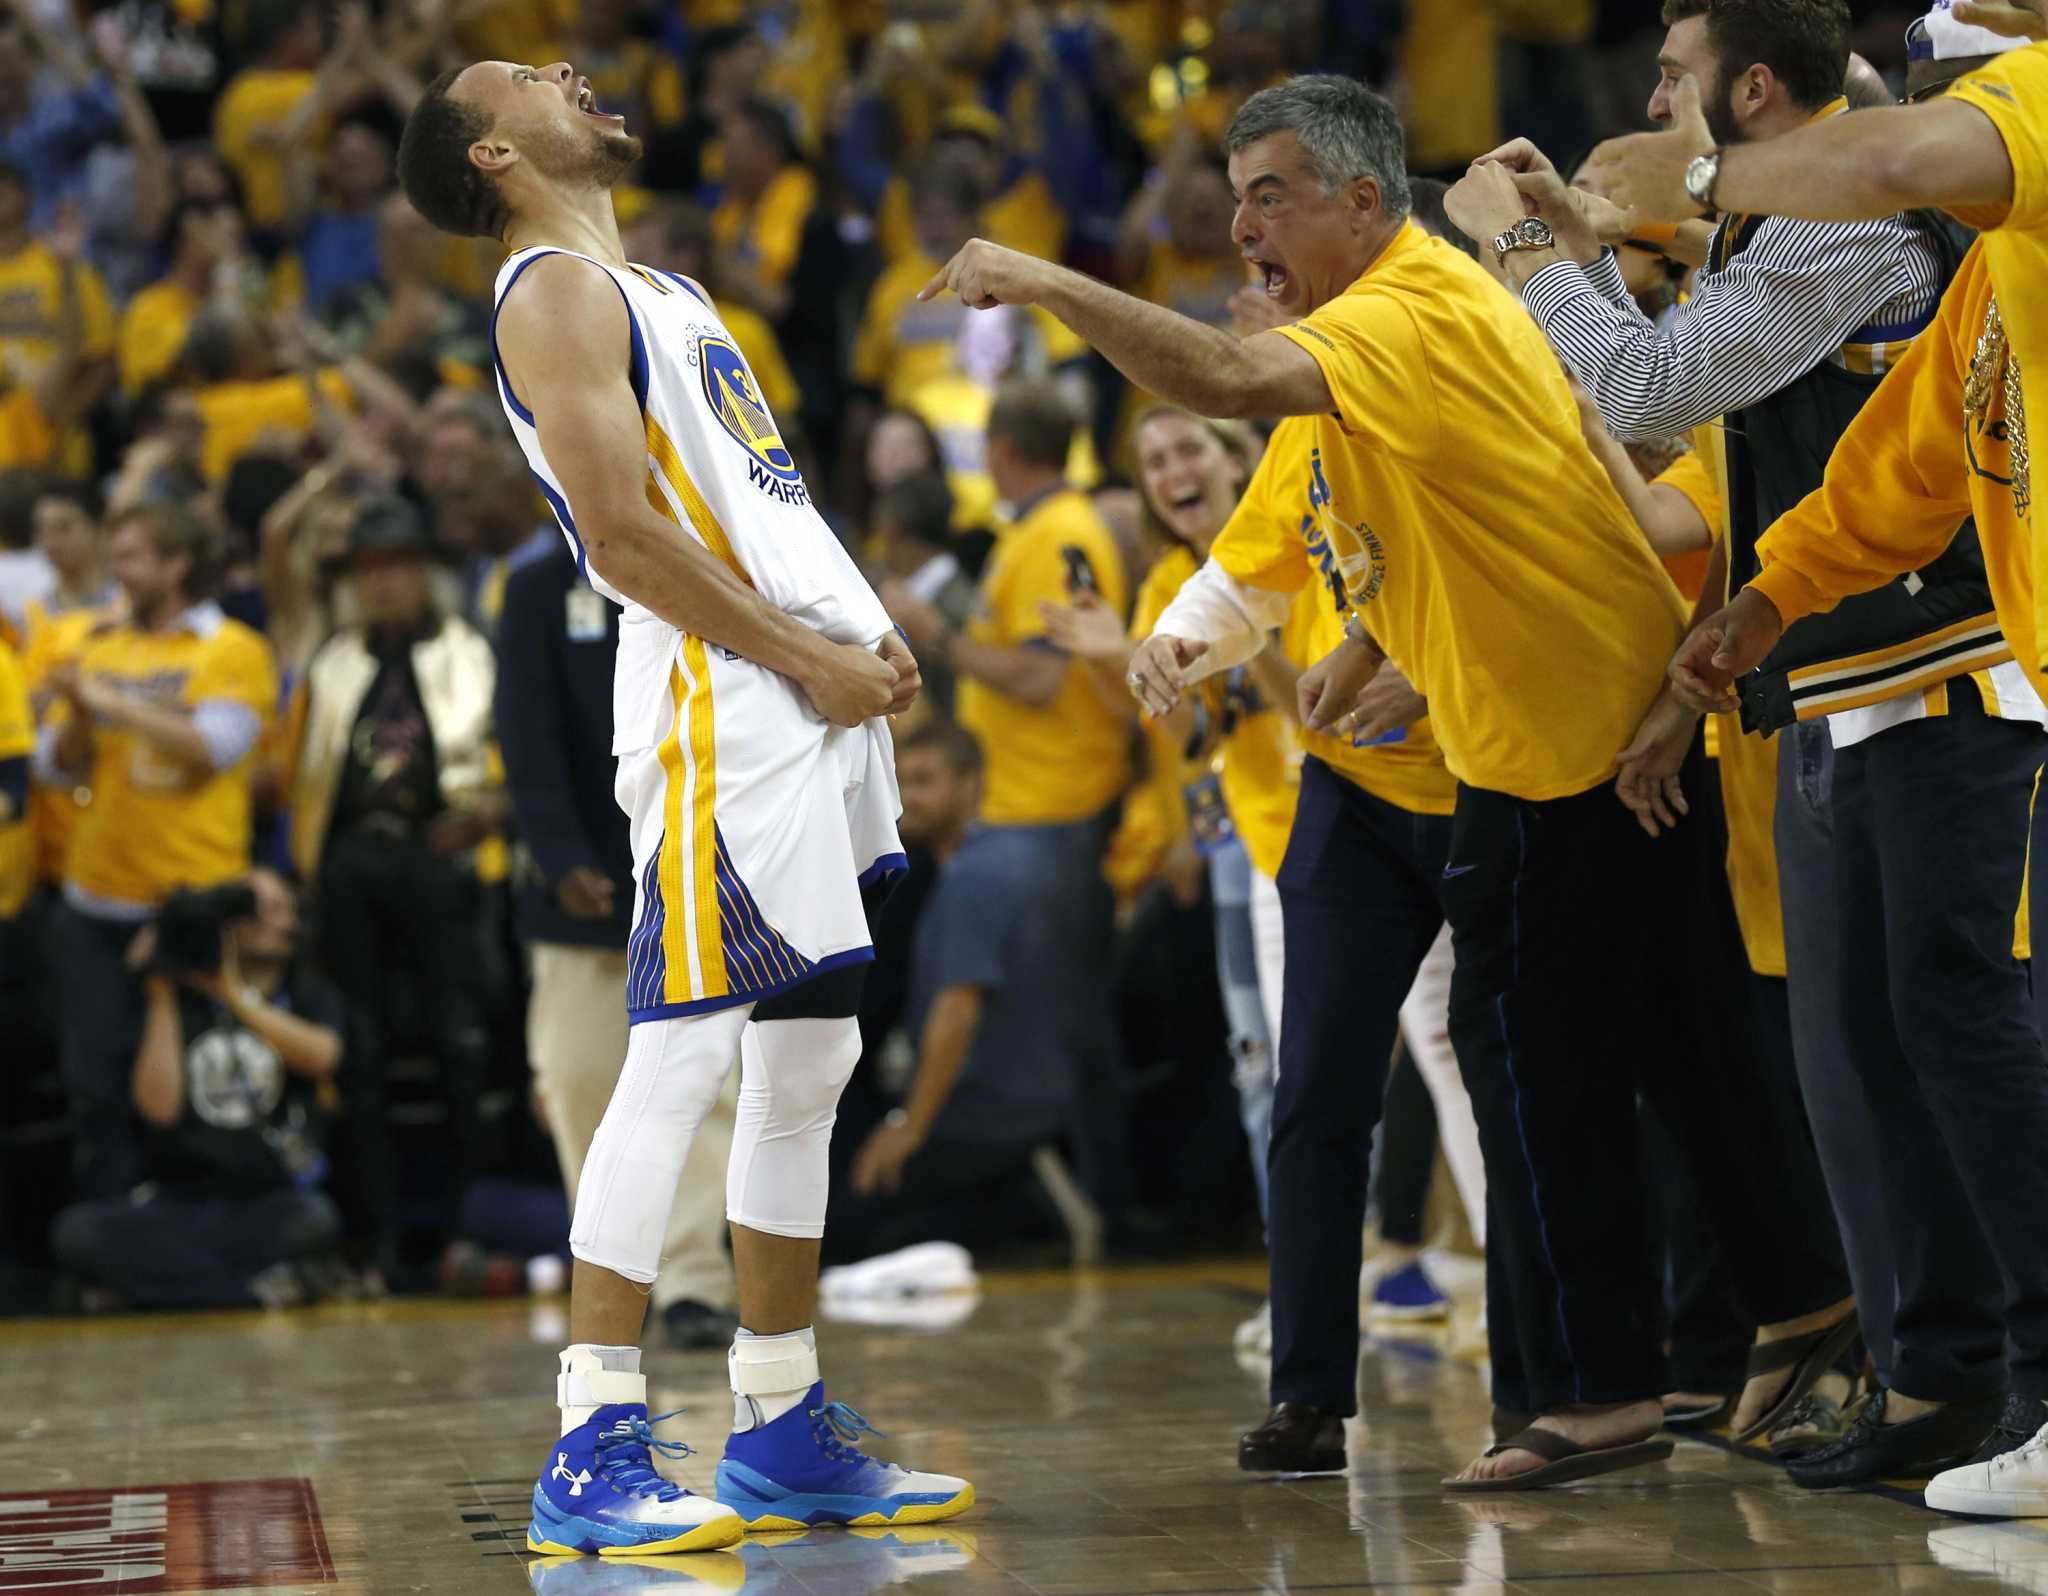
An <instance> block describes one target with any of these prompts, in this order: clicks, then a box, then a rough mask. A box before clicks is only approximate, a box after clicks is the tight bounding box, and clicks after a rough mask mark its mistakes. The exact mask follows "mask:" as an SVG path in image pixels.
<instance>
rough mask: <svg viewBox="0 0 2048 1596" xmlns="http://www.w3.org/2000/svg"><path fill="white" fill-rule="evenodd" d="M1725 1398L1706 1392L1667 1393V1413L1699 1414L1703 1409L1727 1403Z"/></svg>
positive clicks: (1665, 1409) (1665, 1401)
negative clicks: (1719, 1403)
mask: <svg viewBox="0 0 2048 1596" xmlns="http://www.w3.org/2000/svg"><path fill="white" fill-rule="evenodd" d="M1727 1400H1728V1399H1727V1398H1726V1397H1724V1396H1717V1395H1714V1394H1712V1393H1710V1392H1706V1391H1667V1392H1666V1393H1665V1394H1664V1411H1665V1412H1666V1413H1697V1412H1699V1411H1700V1409H1702V1408H1711V1407H1713V1406H1714V1404H1715V1403H1717V1402H1726V1401H1727Z"/></svg>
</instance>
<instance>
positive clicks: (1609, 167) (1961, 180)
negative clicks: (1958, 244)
mask: <svg viewBox="0 0 2048 1596" xmlns="http://www.w3.org/2000/svg"><path fill="white" fill-rule="evenodd" d="M1676 111H1677V115H1676V117H1675V119H1674V121H1673V123H1672V126H1671V128H1670V129H1669V131H1667V132H1663V133H1638V134H1633V135H1631V136H1630V137H1628V138H1621V139H1611V140H1609V141H1608V142H1607V143H1605V144H1603V145H1601V146H1600V147H1599V148H1598V149H1597V150H1595V151H1594V152H1593V156H1592V159H1591V160H1590V161H1589V162H1588V163H1587V165H1586V170H1585V174H1584V175H1585V177H1586V179H1587V180H1588V181H1591V182H1594V183H1597V184H1598V185H1599V187H1600V188H1601V189H1602V190H1603V191H1604V192H1605V193H1607V194H1608V195H1609V196H1610V197H1612V198H1613V200H1614V201H1615V203H1617V204H1619V205H1621V206H1622V207H1623V208H1624V209H1627V210H1630V211H1632V212H1633V213H1634V217H1635V220H1636V221H1637V222H1638V223H1642V222H1651V221H1679V220H1682V219H1684V218H1687V217H1694V216H1698V215H1699V214H1700V207H1699V205H1698V204H1696V203H1695V202H1694V201H1693V199H1692V197H1691V195H1690V194H1688V193H1687V191H1686V186H1685V176H1686V170H1687V168H1689V167H1690V166H1691V165H1692V163H1693V161H1694V160H1695V159H1696V158H1698V157H1699V156H1702V155H1706V154H1709V153H1711V152H1712V151H1713V149H1714V135H1713V134H1712V133H1711V132H1709V131H1708V128H1707V121H1706V117H1705V116H1704V115H1703V114H1702V113H1701V111H1700V103H1699V90H1698V88H1697V86H1695V85H1693V84H1692V83H1691V81H1690V80H1688V81H1687V82H1686V83H1685V84H1683V85H1681V87H1680V89H1679V92H1678V98H1677V102H1676ZM2012 194H2013V171H2012V158H2011V156H2009V155H2008V154H2007V153H2006V149H2005V141H2004V140H2003V139H2002V138H2000V137H1999V135H1998V129H1997V128H1996V127H1995V126H1993V124H1992V121H1991V119H1990V118H1989V117H1988V116H1986V115H1985V114H1984V113H1983V112H1982V111H1980V110H1978V109H1977V108H1976V107H1975V106H1973V105H1970V104H1968V103H1967V102H1965V101H1962V100H1930V101H1927V102H1925V103H1923V104H1920V105H1899V106H1881V107H1878V108H1876V109H1873V110H1868V111H1858V112H1857V113H1856V114H1855V115H1854V116H1837V117H1831V118H1829V119H1828V120H1827V121H1825V122H1817V123H1815V124H1813V125H1812V126H1811V127H1805V128H1801V129H1800V130H1799V131H1798V132H1796V133H1790V134H1787V135H1786V136H1785V137H1784V138H1776V139H1766V140H1763V141H1761V142H1757V143H1749V144H1738V145H1736V146H1734V147H1732V148H1730V149H1729V150H1727V151H1725V152H1724V153H1723V155H1722V157H1721V170H1720V175H1719V177H1718V178H1717V180H1716V181H1715V183H1714V190H1713V198H1714V205H1715V208H1716V209H1717V210H1719V211H1720V212H1721V213H1723V214H1724V215H1762V216H1797V217H1803V218H1805V219H1806V220H1809V221H1816V222H1854V221H1867V220H1872V219H1875V218H1879V217H1885V216H1891V215H1895V214H1896V213H1897V212H1899V211H1904V210H1914V209H1917V208H1920V207H1926V206H1935V207H1940V208H1943V209H1949V210H1969V209H1972V208H1975V207H1990V206H1998V205H2006V204H2010V203H2011V201H2012Z"/></svg>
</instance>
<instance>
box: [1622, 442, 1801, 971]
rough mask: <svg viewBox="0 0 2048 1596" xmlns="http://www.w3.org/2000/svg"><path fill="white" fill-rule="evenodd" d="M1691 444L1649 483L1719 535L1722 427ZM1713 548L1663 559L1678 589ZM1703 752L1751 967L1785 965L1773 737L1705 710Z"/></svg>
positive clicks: (1723, 512) (1696, 581)
mask: <svg viewBox="0 0 2048 1596" xmlns="http://www.w3.org/2000/svg"><path fill="white" fill-rule="evenodd" d="M1693 445H1694V446H1693V449H1692V451H1691V452H1690V453H1688V454H1683V455H1680V456H1679V457H1678V458H1677V459H1676V460H1674V461H1672V463H1671V465H1670V466H1669V467H1668V468H1667V469H1666V470H1665V471H1664V473H1663V474H1662V475H1661V476H1659V477H1658V478H1657V480H1656V482H1655V484H1654V486H1657V487H1664V488H1670V489H1672V490H1673V491H1675V492H1678V493H1681V494H1683V495H1684V496H1685V498H1686V499H1687V501H1688V502H1689V503H1690V504H1691V505H1692V507H1693V508H1694V509H1695V510H1697V511H1699V514H1700V519H1701V520H1702V521H1704V522H1706V523H1707V535H1708V536H1709V537H1710V538H1712V539H1713V540H1714V541H1715V542H1719V541H1720V540H1721V539H1722V538H1723V537H1725V536H1726V535H1727V529H1728V507H1727V506H1728V501H1727V498H1726V477H1727V469H1728V467H1727V457H1726V456H1725V455H1724V454H1723V453H1722V451H1721V446H1720V445H1721V437H1720V432H1719V429H1718V428H1716V427H1712V426H1706V427H1698V428H1695V429H1694V432H1693ZM1712 561H1713V551H1712V550H1711V549H1706V550H1702V551H1701V552H1699V553H1696V554H1680V555H1674V556H1672V557H1671V558H1669V559H1667V560H1665V562H1664V568H1665V569H1666V570H1668V571H1669V572H1670V573H1671V577H1672V580H1673V581H1674V582H1676V583H1677V584H1678V589H1679V591H1680V592H1681V593H1682V594H1684V595H1685V596H1686V597H1687V598H1688V599H1693V600H1696V599H1697V598H1698V597H1699V595H1700V590H1701V588H1702V587H1703V586H1704V585H1705V582H1706V576H1707V567H1708V565H1710V564H1711V563H1712ZM1706 729H1707V736H1706V743H1707V757H1708V758H1709V759H1712V760H1713V761H1714V762H1715V775H1716V776H1717V777H1718V778H1719V780H1720V783H1721V808H1722V812H1723V813H1724V815H1725V816H1726V818H1727V822H1728V855H1727V867H1728V891H1729V894H1730V896H1732V897H1733V898H1734V900H1735V918H1736V921H1737V922H1738V923H1739V924H1740V925H1741V927H1742V945H1743V947H1744V949H1745V950H1746V951H1747V953H1748V955H1749V967H1750V968H1751V969H1752V970H1754V971H1756V973H1757V974H1758V975H1774V976H1780V977H1782V976H1783V975H1784V973H1785V913H1784V907H1783V904H1782V903H1781V901H1780V899H1779V897H1778V844H1777V833H1776V826H1777V817H1778V738H1777V733H1775V732H1773V733H1772V734H1771V735H1770V736H1768V737H1752V736H1748V735H1746V734H1744V733H1743V731H1742V729H1741V727H1739V726H1737V725H1735V724H1734V723H1733V722H1730V724H1729V725H1728V727H1727V728H1726V731H1727V735H1725V736H1724V735H1723V734H1722V733H1723V728H1722V717H1721V716H1719V715H1709V716H1708V717H1707V728H1706Z"/></svg>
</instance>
